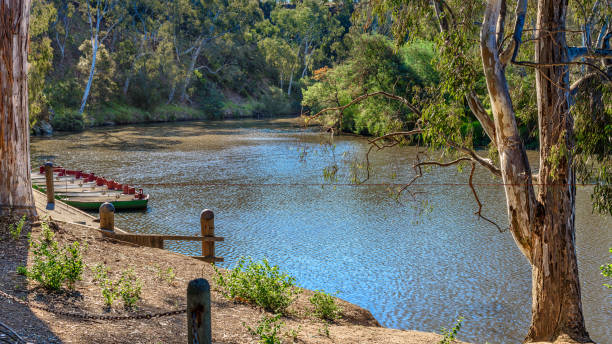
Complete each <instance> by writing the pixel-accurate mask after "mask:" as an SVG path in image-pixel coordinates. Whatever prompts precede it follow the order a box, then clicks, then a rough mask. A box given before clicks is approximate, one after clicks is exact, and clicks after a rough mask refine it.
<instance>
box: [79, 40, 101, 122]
mask: <svg viewBox="0 0 612 344" xmlns="http://www.w3.org/2000/svg"><path fill="white" fill-rule="evenodd" d="M98 47H99V43H98V36H97V35H96V37H95V38H94V40H93V41H92V42H91V54H92V55H91V68H89V79H87V86H85V92H83V100H81V107H80V108H79V114H82V113H83V111H85V105H87V98H88V97H89V92H90V91H91V84H92V83H93V77H94V73H95V72H96V57H97V56H98Z"/></svg>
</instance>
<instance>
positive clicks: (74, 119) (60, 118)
mask: <svg viewBox="0 0 612 344" xmlns="http://www.w3.org/2000/svg"><path fill="white" fill-rule="evenodd" d="M85 116H87V114H85ZM51 125H52V126H53V128H55V129H56V130H60V131H62V130H65V131H74V130H83V129H84V128H85V122H84V120H83V115H82V114H80V113H79V111H78V110H76V109H58V110H57V112H56V113H55V116H53V119H51Z"/></svg>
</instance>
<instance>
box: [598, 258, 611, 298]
mask: <svg viewBox="0 0 612 344" xmlns="http://www.w3.org/2000/svg"><path fill="white" fill-rule="evenodd" d="M610 253H612V248H610ZM599 269H600V270H601V274H602V275H604V276H605V277H608V278H612V264H607V265H602V266H600V267H599ZM604 286H606V287H608V288H610V289H612V284H607V283H606V284H604Z"/></svg>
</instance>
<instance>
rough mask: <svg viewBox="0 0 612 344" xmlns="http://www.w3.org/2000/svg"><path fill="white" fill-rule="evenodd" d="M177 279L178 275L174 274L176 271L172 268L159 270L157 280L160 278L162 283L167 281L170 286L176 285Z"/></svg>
mask: <svg viewBox="0 0 612 344" xmlns="http://www.w3.org/2000/svg"><path fill="white" fill-rule="evenodd" d="M175 277H176V273H175V272H174V269H172V268H171V267H169V268H167V269H162V268H159V267H158V268H157V278H159V279H160V280H162V281H166V282H168V284H172V283H174V278H175Z"/></svg>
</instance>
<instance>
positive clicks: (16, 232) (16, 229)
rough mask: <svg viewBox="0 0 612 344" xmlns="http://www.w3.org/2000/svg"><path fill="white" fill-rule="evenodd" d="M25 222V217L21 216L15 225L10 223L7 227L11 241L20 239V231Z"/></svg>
mask: <svg viewBox="0 0 612 344" xmlns="http://www.w3.org/2000/svg"><path fill="white" fill-rule="evenodd" d="M25 222H26V216H25V215H23V216H22V217H21V219H19V221H18V222H17V223H11V224H10V225H9V233H10V235H11V238H13V240H18V239H19V238H20V237H21V230H23V226H24V225H25Z"/></svg>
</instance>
